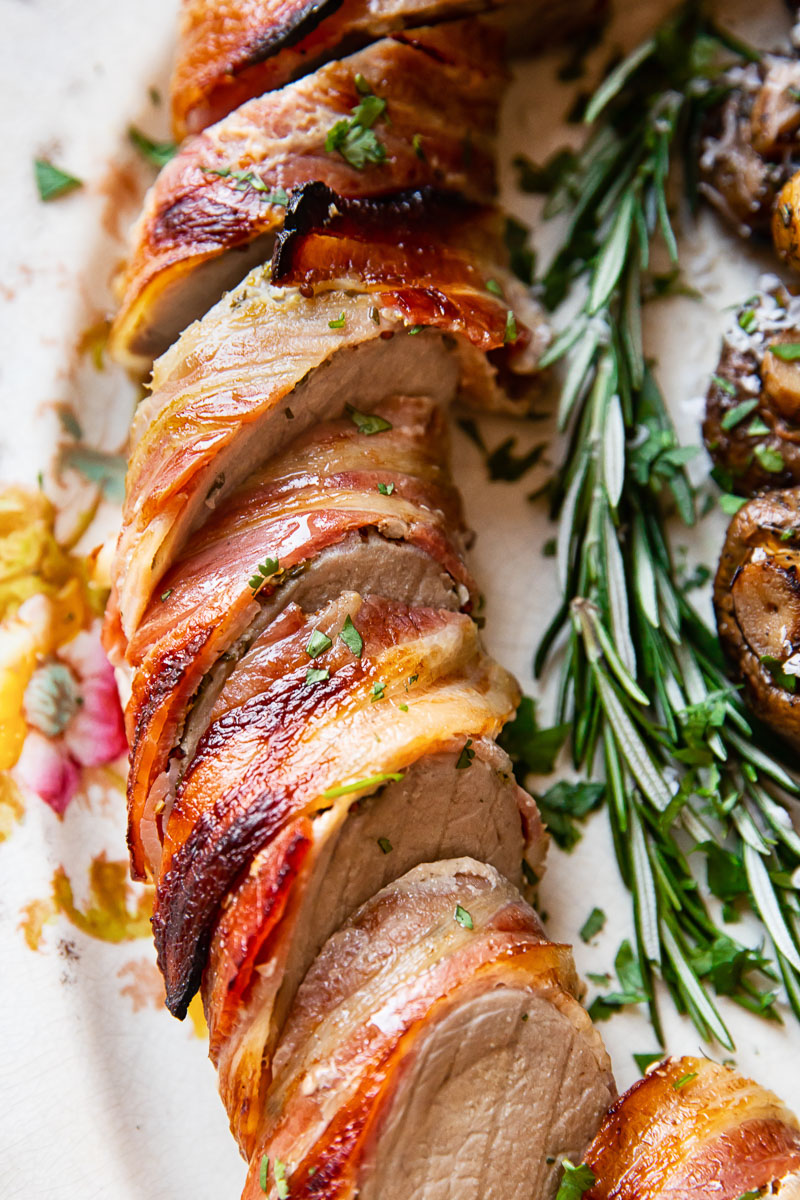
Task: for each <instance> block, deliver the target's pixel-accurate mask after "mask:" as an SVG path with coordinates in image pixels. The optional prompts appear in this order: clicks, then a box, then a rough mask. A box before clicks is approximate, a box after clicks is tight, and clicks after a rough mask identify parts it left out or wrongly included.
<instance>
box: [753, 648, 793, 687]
mask: <svg viewBox="0 0 800 1200" xmlns="http://www.w3.org/2000/svg"><path fill="white" fill-rule="evenodd" d="M759 662H760V663H761V665H762V667H766V669H767V671H768V672H769V674H770V675H771V676H772V679H773V680H774V681H775V683H776V684H777V685H778V687H780V688H783V689H784V691H786V692H794V691H795V690H796V688H797V676H796V675H790V674H789V673H788V672H787V671H784V669H783V664H782V663H781V661H780V659H779V658H773V657H772V655H771V654H762V655H761V658H760V659H759Z"/></svg>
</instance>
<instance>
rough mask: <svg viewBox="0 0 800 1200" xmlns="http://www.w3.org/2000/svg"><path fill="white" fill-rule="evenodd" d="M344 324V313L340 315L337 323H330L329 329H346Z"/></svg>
mask: <svg viewBox="0 0 800 1200" xmlns="http://www.w3.org/2000/svg"><path fill="white" fill-rule="evenodd" d="M344 323H345V315H344V313H340V315H339V316H338V317H337V318H336V320H335V321H328V328H329V329H344Z"/></svg>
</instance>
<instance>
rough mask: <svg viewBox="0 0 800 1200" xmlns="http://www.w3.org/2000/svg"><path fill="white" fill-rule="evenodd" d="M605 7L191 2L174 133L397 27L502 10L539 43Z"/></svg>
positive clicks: (414, 1) (494, 1)
mask: <svg viewBox="0 0 800 1200" xmlns="http://www.w3.org/2000/svg"><path fill="white" fill-rule="evenodd" d="M605 8H606V5H605V3H603V2H602V0H573V2H572V3H571V4H570V5H569V8H568V9H567V10H565V7H564V5H563V4H562V3H560V2H559V0H525V2H524V3H521V4H519V3H518V4H512V3H509V2H508V0H184V3H183V15H182V27H181V42H180V46H179V50H178V61H177V64H176V67H175V73H174V75H173V80H172V118H173V125H174V128H175V133H176V136H177V137H178V138H182V137H184V136H185V134H186V133H198V132H199V131H200V130H201V129H205V127H206V126H207V125H211V124H213V122H215V121H218V120H219V119H220V118H221V117H223V116H225V114H226V113H229V112H232V110H233V109H234V108H238V106H239V105H240V104H243V103H244V101H246V100H249V99H250V98H251V97H253V96H260V95H261V94H262V93H263V92H267V91H270V90H272V89H273V88H278V87H282V86H283V85H284V84H285V83H287V82H288V81H289V80H291V79H295V78H297V76H299V75H305V74H306V73H307V72H308V71H313V70H314V69H315V68H316V67H318V66H319V65H320V64H321V63H323V62H327V61H328V60H330V59H332V58H341V57H342V56H343V55H345V54H348V53H351V52H352V50H353V49H356V48H358V47H359V46H363V45H364V44H365V43H367V42H373V41H375V40H376V39H377V38H381V37H385V36H387V35H388V34H391V33H394V32H395V31H396V30H398V29H405V28H413V27H419V26H421V25H429V24H434V23H436V22H439V21H445V20H448V19H452V18H454V17H460V16H464V15H465V14H470V13H476V12H478V13H479V12H492V11H494V10H498V9H499V10H501V11H502V14H503V17H504V19H505V21H506V22H507V23H511V24H512V25H514V26H516V27H517V29H518V30H519V29H524V28H525V27H527V28H528V30H529V31H530V32H531V33H532V34H534V36H535V38H536V46H537V48H539V49H540V48H541V47H542V45H543V44H544V43H545V42H546V41H547V40H548V39H551V38H553V37H554V36H559V35H560V34H562V33H563V32H565V31H566V30H569V29H575V28H577V27H578V26H580V25H581V24H585V23H586V21H587V20H592V19H596V18H597V16H598V15H599V14H600V13H602V11H603V10H604V9H605ZM518 42H519V37H518V36H515V37H514V39H513V42H512V44H513V46H514V48H515V49H516V48H517V46H518Z"/></svg>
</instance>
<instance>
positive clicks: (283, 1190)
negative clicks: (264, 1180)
mask: <svg viewBox="0 0 800 1200" xmlns="http://www.w3.org/2000/svg"><path fill="white" fill-rule="evenodd" d="M273 1170H274V1172H275V1187H276V1188H277V1189H278V1197H279V1200H287V1197H288V1195H289V1185H288V1183H287V1182H286V1167H285V1166H284V1164H283V1163H282V1162H281V1160H280V1159H279V1158H276V1159H275V1166H274V1167H273Z"/></svg>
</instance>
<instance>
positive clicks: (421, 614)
mask: <svg viewBox="0 0 800 1200" xmlns="http://www.w3.org/2000/svg"><path fill="white" fill-rule="evenodd" d="M348 615H349V616H350V618H351V621H352V622H353V624H354V625H355V626H356V628H357V630H358V632H359V634H360V636H361V638H362V640H363V651H362V654H361V656H360V657H356V655H355V654H353V652H352V651H351V650H350V649H349V648H348V647H347V646H346V645H345V644H344V642H343V641H342V640H341V637H340V633H341V631H342V629H343V627H344V624H345V621H346V618H347V616H348ZM314 629H316V630H319V631H321V633H322V634H324V635H326V637H328V638H329V639H330V641H331V646H330V648H329V649H327V650H325V651H324V652H323V653H321V654H320V655H319V656H317V657H314V658H313V661H312V659H311V657H310V656H309V653H308V646H309V644H310V641H311V634H312V631H313V630H314ZM310 667H311V668H313V669H314V670H319V671H322V672H328V674H327V675H324V676H323V677H322V678H321V679H318V681H315V682H312V681H311V680H309V677H308V671H309V668H310ZM312 680H313V676H312ZM517 699H518V692H517V690H516V686H515V684H514V682H513V680H512V679H511V677H510V676H509V675H508V674H507V673H506V672H505V671H503V670H502V669H501V668H499V667H498V666H496V664H494V663H493V662H492V661H491V660H490V659H488V658H486V657H485V655H483V653H482V652H481V650H480V646H479V643H478V638H477V631H476V628H475V625H474V623H473V622H472V621H471V620H470V619H469V618H468V617H466V616H463V615H461V614H457V613H449V612H446V611H444V610H433V609H409V608H407V607H406V606H404V605H400V604H396V603H393V602H390V601H387V600H385V599H382V598H378V597H372V598H367V599H366V600H362V599H361V598H360V597H359V596H357V595H355V594H349V595H348V594H346V595H345V596H343V597H342V598H341V599H340V600H338V601H336V602H334V603H333V604H331V605H329V606H328V608H327V609H325V610H323V611H322V612H320V613H318V614H316V617H315V618H313V619H311V620H308V621H307V622H304V623H303V624H302V625H300V626H299V628H296V629H294V630H292V631H291V632H290V633H289V634H288V635H287V636H284V637H282V638H281V639H280V640H276V637H275V632H274V630H269V629H268V630H267V631H266V633H265V634H264V635H262V638H260V639H259V640H258V641H257V642H256V643H255V645H254V646H253V648H252V649H251V650H250V651H249V652H248V654H247V655H246V656H245V658H243V659H242V660H241V662H240V663H239V664H238V666H237V668H236V670H235V671H234V672H233V673H232V675H231V676H230V678H229V680H228V681H227V683H226V685H225V687H224V688H223V690H222V693H221V694H220V697H219V699H218V701H217V704H216V705H215V708H214V712H213V713H212V722H211V724H210V726H209V728H208V730H207V732H206V733H205V735H204V737H203V738H202V740H201V741H200V744H199V746H198V749H197V753H196V754H195V757H194V759H193V760H192V762H191V764H190V766H189V768H188V770H187V771H186V774H185V775H184V777H183V780H182V782H181V785H180V787H179V789H178V792H177V795H176V798H175V802H174V804H173V805H172V807H171V810H170V811H169V812H165V814H164V821H165V823H166V828H165V833H164V852H163V860H162V865H161V874H160V877H159V881H158V887H157V891H156V908H155V915H154V918H153V928H154V932H155V938H156V947H157V949H158V955H159V964H160V966H161V969H162V972H163V974H164V977H165V981H166V989H167V1006H168V1007H169V1008H170V1010H171V1011H172V1012H173V1013H175V1014H176V1015H179V1016H183V1015H185V1012H186V1007H187V1005H188V1002H189V1000H190V999H191V996H192V994H193V992H194V991H195V990H196V988H197V985H198V983H199V979H200V974H201V972H202V969H203V965H204V963H205V958H206V954H207V951H208V946H209V939H210V933H211V928H212V925H213V922H214V921H215V920H216V918H217V916H218V914H219V911H220V905H221V904H222V901H223V899H224V898H225V896H226V894H227V893H228V891H229V890H230V888H231V887H232V886H233V884H234V883H235V882H236V880H237V879H238V878H240V877H241V875H242V873H243V872H246V871H247V870H248V869H249V867H250V864H251V863H252V862H253V860H254V858H255V857H256V855H257V854H258V853H259V852H260V851H261V850H262V849H263V848H264V847H265V846H266V845H267V844H268V843H269V841H270V839H271V838H273V837H274V836H275V835H276V834H277V833H279V832H280V831H281V830H282V829H283V828H284V827H285V826H286V825H287V823H288V822H289V821H291V820H294V819H296V818H298V817H301V816H310V815H312V814H313V813H314V812H317V811H318V810H319V809H321V808H327V807H330V806H331V802H332V801H333V804H334V806H336V804H337V801H338V803H339V804H342V803H344V804H346V805H347V806H349V804H350V803H351V802H352V799H353V794H351V792H350V785H352V784H355V783H357V782H358V781H365V780H366V781H367V782H366V783H364V786H363V790H364V791H369V790H374V787H375V786H378V784H379V783H380V782H381V781H382V780H381V777H383V776H385V775H386V774H390V773H396V772H402V771H404V770H405V769H406V768H408V767H409V766H410V765H411V764H412V763H414V762H416V761H417V760H418V759H419V758H421V757H423V756H424V755H426V754H431V753H434V752H436V751H437V750H438V749H439V748H440V747H441V746H443V745H445V746H447V745H449V744H450V742H451V739H453V738H458V737H461V738H463V739H465V738H467V737H470V738H473V739H475V738H478V737H488V738H492V737H494V736H496V734H497V733H498V732H499V730H500V728H501V727H502V725H503V723H504V722H505V721H506V720H508V719H509V717H510V716H511V714H512V713H513V711H514V707H515V705H516V702H517ZM401 704H402V705H404V708H403V709H401V708H400V705H401ZM406 708H407V711H405V709H406ZM376 776H377V777H378V779H377V780H375V777H376ZM342 786H346V787H347V789H348V790H347V791H346V792H345V793H343V796H338V795H337V789H340V788H341V787H342ZM331 789H333V791H331ZM361 790H362V789H361V788H358V789H354V794H355V795H356V797H357V796H358V794H359V792H360V791H361Z"/></svg>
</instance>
